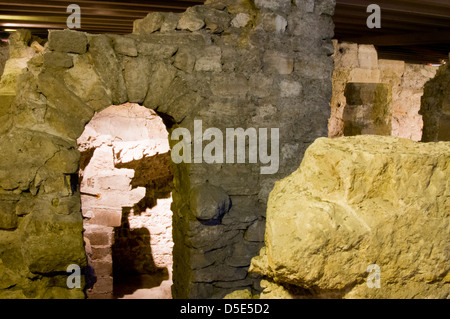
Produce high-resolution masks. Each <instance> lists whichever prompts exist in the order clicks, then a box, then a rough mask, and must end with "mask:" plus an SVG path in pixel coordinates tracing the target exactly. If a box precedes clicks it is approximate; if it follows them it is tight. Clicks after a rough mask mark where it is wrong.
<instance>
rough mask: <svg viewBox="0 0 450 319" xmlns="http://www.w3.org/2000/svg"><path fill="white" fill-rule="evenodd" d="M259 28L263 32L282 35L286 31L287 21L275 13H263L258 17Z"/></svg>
mask: <svg viewBox="0 0 450 319" xmlns="http://www.w3.org/2000/svg"><path fill="white" fill-rule="evenodd" d="M260 19H261V20H260V26H261V27H262V28H263V30H264V31H267V32H275V33H282V32H284V31H285V30H286V27H287V20H286V18H285V17H283V16H280V15H278V14H275V13H263V14H261V16H260Z"/></svg>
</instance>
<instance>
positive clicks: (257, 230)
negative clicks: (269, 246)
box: [244, 219, 266, 242]
mask: <svg viewBox="0 0 450 319" xmlns="http://www.w3.org/2000/svg"><path fill="white" fill-rule="evenodd" d="M265 230H266V221H265V220H263V219H258V220H257V221H255V222H254V223H253V224H251V225H250V227H249V228H247V230H246V231H245V233H244V238H245V240H247V241H250V242H263V241H264V234H265Z"/></svg>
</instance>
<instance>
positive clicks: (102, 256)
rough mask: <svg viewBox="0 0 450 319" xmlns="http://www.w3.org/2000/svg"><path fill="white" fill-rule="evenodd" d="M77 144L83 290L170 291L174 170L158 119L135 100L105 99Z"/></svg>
mask: <svg viewBox="0 0 450 319" xmlns="http://www.w3.org/2000/svg"><path fill="white" fill-rule="evenodd" d="M78 145H79V149H80V151H81V158H80V163H81V165H80V174H79V176H80V192H81V206H82V212H83V217H84V228H85V242H86V253H87V256H88V269H89V272H88V275H87V277H86V281H87V296H88V298H92V299H96V298H170V297H171V293H170V286H171V272H172V247H173V241H172V212H171V210H170V204H171V202H172V194H171V192H172V188H173V181H172V180H173V173H172V169H171V162H170V149H169V141H168V133H167V130H166V128H165V125H164V123H163V121H162V119H161V118H160V117H159V116H158V115H157V114H156V113H155V112H154V111H152V110H150V109H147V108H145V107H143V106H140V105H139V104H131V103H126V104H123V105H119V106H110V107H108V108H106V109H105V110H103V111H101V112H99V113H96V114H95V115H94V117H93V119H92V120H91V121H90V122H89V123H88V124H87V126H86V128H85V131H84V133H83V134H82V135H81V137H80V138H79V139H78ZM152 288H154V289H152Z"/></svg>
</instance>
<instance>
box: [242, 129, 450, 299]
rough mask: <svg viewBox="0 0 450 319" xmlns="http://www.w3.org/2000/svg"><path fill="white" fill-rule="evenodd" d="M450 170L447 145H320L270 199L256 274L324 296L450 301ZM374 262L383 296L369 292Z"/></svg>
mask: <svg viewBox="0 0 450 319" xmlns="http://www.w3.org/2000/svg"><path fill="white" fill-rule="evenodd" d="M449 162H450V152H449V145H448V143H437V144H435V143H430V144H420V143H416V142H412V141H410V140H405V139H397V138H393V137H376V136H359V137H348V138H339V139H323V138H321V139H318V140H316V142H315V143H314V144H313V145H312V146H311V147H310V148H308V150H307V151H306V153H305V157H304V159H303V162H302V164H301V165H300V168H299V169H298V170H297V171H296V172H294V173H293V174H292V175H290V176H289V177H287V178H285V179H284V180H281V181H279V182H277V183H276V186H275V188H274V189H273V191H272V192H271V194H270V197H269V203H268V210H267V225H266V235H265V243H266V247H264V248H263V249H262V250H261V252H260V256H259V257H255V258H254V259H253V260H252V266H251V269H250V271H253V272H256V273H259V274H262V275H266V276H268V277H270V278H272V279H273V280H275V281H276V282H278V283H284V284H290V285H294V286H297V287H300V288H306V289H309V290H310V292H312V293H313V295H316V296H320V295H327V294H329V293H334V294H335V295H337V296H339V297H343V298H447V297H448V296H449V294H450V288H449V285H448V282H449V277H448V271H449V265H450V263H449V262H450V256H449V255H448V252H449V249H450V246H449V242H448V234H449V231H450V210H449V205H450V193H449V180H450V179H449V177H450V170H449V167H450V166H449ZM372 264H376V265H378V266H379V267H380V270H381V288H379V289H377V288H369V287H368V285H367V280H368V275H369V273H368V272H367V269H368V267H369V265H372Z"/></svg>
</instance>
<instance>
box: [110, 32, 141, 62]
mask: <svg viewBox="0 0 450 319" xmlns="http://www.w3.org/2000/svg"><path fill="white" fill-rule="evenodd" d="M112 37H113V40H114V50H115V51H116V52H117V53H119V54H123V55H126V56H131V57H135V56H137V55H138V52H137V48H136V41H135V40H134V39H133V38H130V37H123V36H112Z"/></svg>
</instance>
